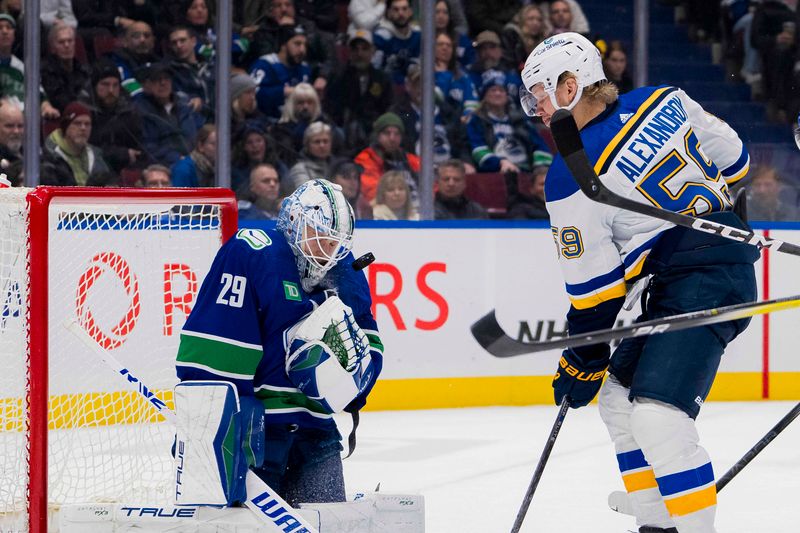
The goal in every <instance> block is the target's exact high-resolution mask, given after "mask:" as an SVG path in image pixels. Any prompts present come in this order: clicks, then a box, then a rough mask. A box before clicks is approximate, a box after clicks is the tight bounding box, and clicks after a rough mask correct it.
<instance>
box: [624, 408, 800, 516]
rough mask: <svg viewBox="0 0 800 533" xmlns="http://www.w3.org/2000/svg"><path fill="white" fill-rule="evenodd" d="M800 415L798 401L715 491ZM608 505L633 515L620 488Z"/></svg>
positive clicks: (749, 451)
mask: <svg viewBox="0 0 800 533" xmlns="http://www.w3.org/2000/svg"><path fill="white" fill-rule="evenodd" d="M798 415H800V403H798V404H797V405H795V406H794V407H793V408H792V410H791V411H789V412H788V413H786V415H784V417H783V418H781V419H780V420H779V421H778V423H777V424H775V426H774V427H773V428H772V429H770V430H769V431H768V432H767V434H766V435H764V436H763V437H761V439H759V441H758V442H756V444H755V445H754V446H753V447H752V448H750V449H749V450H748V451H747V453H746V454H744V456H743V457H742V458H741V459H739V460H738V461H736V464H734V465H733V466H732V467H730V469H729V470H728V471H727V472H725V474H724V475H723V476H722V477H721V478H719V480H717V493H719V492H720V491H722V489H724V488H725V487H726V486H727V485H728V483H730V481H731V480H732V479H733V478H734V477H736V475H737V474H738V473H739V472H741V471H742V469H744V467H745V466H747V465H748V464H750V462H751V461H752V460H753V459H755V458H756V456H757V455H758V454H759V453H761V451H762V450H763V449H764V448H766V447H767V445H769V443H770V442H772V441H773V440H775V437H777V436H778V435H779V434H780V433H781V431H783V430H784V429H786V427H787V426H788V425H789V424H791V423H792V422H793V421H794V419H795V418H797V417H798ZM608 506H609V507H610V508H611V510H613V511H616V512H618V513H621V514H626V515H630V516H634V512H633V507H632V506H631V503H630V500H629V499H628V493H627V492H625V491H621V490H615V491H614V492H612V493H611V494H609V495H608Z"/></svg>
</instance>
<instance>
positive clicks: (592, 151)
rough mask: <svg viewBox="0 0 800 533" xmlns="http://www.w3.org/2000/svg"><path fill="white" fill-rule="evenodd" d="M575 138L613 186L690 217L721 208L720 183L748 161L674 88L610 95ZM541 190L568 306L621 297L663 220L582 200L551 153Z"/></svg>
mask: <svg viewBox="0 0 800 533" xmlns="http://www.w3.org/2000/svg"><path fill="white" fill-rule="evenodd" d="M581 139H582V140H583V144H584V146H585V148H586V153H587V155H588V157H589V161H590V162H592V164H593V165H594V169H595V171H596V172H597V174H598V176H600V179H601V180H602V181H603V183H604V184H605V185H606V186H607V187H608V188H609V189H611V190H612V191H613V192H615V193H616V194H618V195H620V196H623V197H626V198H630V199H632V200H635V201H637V202H641V203H646V204H650V205H655V206H657V207H660V208H664V209H668V210H670V211H676V212H679V213H685V214H689V215H693V216H702V215H705V214H708V213H712V212H716V211H722V210H725V209H728V208H730V206H731V200H730V197H729V195H728V185H730V184H732V183H734V182H735V181H737V180H739V179H741V178H742V177H743V176H744V175H745V174H746V173H747V170H748V168H749V161H750V159H749V156H748V154H747V151H746V150H745V148H744V146H743V144H742V141H741V140H740V139H739V137H738V135H737V134H736V132H735V131H733V129H731V128H730V126H728V125H727V124H726V123H725V122H724V121H722V120H720V119H719V118H717V117H715V116H713V115H710V114H708V113H706V112H705V111H704V110H703V109H702V108H701V107H700V105H699V104H697V103H696V102H695V101H694V100H692V99H691V98H689V96H687V94H686V93H685V92H684V91H682V90H681V89H679V88H676V87H664V86H662V87H643V88H641V89H636V90H634V91H631V92H629V93H627V94H624V95H622V96H620V97H619V100H618V101H617V102H615V103H614V104H612V105H610V106H608V107H607V108H606V110H605V111H604V112H603V113H602V114H601V115H600V116H598V117H596V118H595V119H594V120H592V121H591V122H590V123H589V124H587V125H586V126H585V127H584V128H583V129H582V130H581ZM545 196H546V198H547V211H548V212H549V214H550V221H551V224H552V232H553V237H554V239H555V242H556V247H557V253H558V260H559V263H560V266H561V271H562V274H563V277H564V281H565V282H566V290H567V294H568V296H569V299H570V302H571V304H572V310H571V313H572V314H574V313H575V311H578V312H580V311H581V310H591V309H593V308H595V307H597V306H600V305H602V304H603V303H604V302H608V301H611V300H614V299H618V298H621V297H624V296H625V294H626V282H630V281H633V280H635V279H636V278H637V277H639V276H640V275H641V273H642V268H643V266H644V264H645V261H646V259H647V256H648V254H649V252H650V250H651V249H652V248H653V246H654V245H655V244H656V243H657V242H658V239H659V237H660V236H661V235H662V234H663V233H664V232H665V231H666V230H668V229H670V228H672V227H673V225H672V224H671V223H669V222H665V221H663V220H659V219H656V218H652V217H648V216H645V215H641V214H638V213H633V212H630V211H625V210H622V209H619V208H616V207H612V206H608V205H604V204H600V203H597V202H594V201H592V200H590V199H588V198H587V197H586V196H585V195H584V194H583V193H581V191H580V190H579V188H578V185H577V184H576V183H575V181H574V180H573V178H572V176H571V175H570V173H569V170H568V169H567V167H566V165H565V164H564V160H563V159H562V158H561V157H560V156H559V157H556V158H555V159H554V161H553V164H552V166H551V168H550V171H549V172H548V174H547V180H546V185H545ZM619 305H620V306H621V303H620V304H619ZM618 309H619V308H618V307H617V310H618ZM614 314H615V313H614ZM612 323H613V320H612ZM573 333H575V332H573Z"/></svg>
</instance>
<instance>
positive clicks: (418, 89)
mask: <svg viewBox="0 0 800 533" xmlns="http://www.w3.org/2000/svg"><path fill="white" fill-rule="evenodd" d="M420 77H421V71H420V67H419V64H413V65H411V66H410V67H409V68H408V74H407V75H406V84H405V91H404V93H403V94H402V95H401V96H400V97H399V98H398V99H397V102H396V103H395V104H394V105H392V107H391V108H390V110H391V111H392V112H393V113H396V114H397V116H399V117H400V118H401V119H402V121H403V125H404V128H405V135H404V136H403V148H404V149H405V150H406V151H407V152H411V153H414V154H416V155H419V154H420V153H421V150H420V131H421V129H422V81H421V80H420ZM459 118H460V113H459V110H458V109H457V108H454V107H453V106H451V105H448V104H447V103H446V102H444V98H442V97H441V95H440V94H438V93H437V97H436V101H435V102H434V105H433V162H434V164H438V163H443V162H445V161H447V160H448V159H454V158H455V159H461V160H462V161H464V163H465V164H466V165H467V167H468V168H467V173H470V174H471V173H473V172H475V167H473V166H472V156H471V155H470V148H469V143H468V142H467V136H466V132H465V129H464V127H463V125H462V124H461V121H460V120H459Z"/></svg>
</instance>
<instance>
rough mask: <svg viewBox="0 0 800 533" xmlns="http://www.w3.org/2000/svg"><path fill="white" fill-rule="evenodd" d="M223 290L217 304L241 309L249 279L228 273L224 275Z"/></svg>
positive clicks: (221, 281) (222, 280)
mask: <svg viewBox="0 0 800 533" xmlns="http://www.w3.org/2000/svg"><path fill="white" fill-rule="evenodd" d="M220 283H222V290H220V291H219V296H217V303H218V304H222V305H229V306H231V307H241V306H242V304H243V303H244V289H245V287H246V286H247V278H246V277H244V276H232V275H231V274H228V273H227V272H223V273H222V279H221V280H220Z"/></svg>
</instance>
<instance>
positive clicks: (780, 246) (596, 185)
mask: <svg viewBox="0 0 800 533" xmlns="http://www.w3.org/2000/svg"><path fill="white" fill-rule="evenodd" d="M550 131H551V132H552V133H553V140H554V141H555V143H556V147H558V152H559V153H560V154H561V157H563V158H564V162H565V163H566V165H567V168H569V171H570V172H571V173H572V177H573V178H574V179H575V181H576V182H577V184H578V186H580V188H581V191H583V194H585V195H586V196H587V197H589V198H590V199H591V200H594V201H595V202H599V203H601V204H605V205H610V206H613V207H619V208H620V209H626V210H628V211H633V212H635V213H639V214H642V215H647V216H651V217H653V218H657V219H660V220H664V221H667V222H672V223H673V224H675V225H676V226H684V227H687V228H692V229H695V230H697V231H702V232H705V233H713V234H715V235H719V236H721V237H725V238H727V239H731V240H734V241H737V242H743V243H746V244H750V245H753V246H755V247H757V248H758V249H759V250H761V249H762V248H769V249H773V250H775V251H778V252H783V253H787V254H791V255H800V246H798V245H796V244H792V243H788V242H784V241H780V240H778V239H772V238H770V237H765V236H763V235H756V233H755V232H753V231H747V230H743V229H739V228H735V227H733V226H728V225H726V224H720V223H719V222H714V221H711V220H705V219H703V218H697V217H692V216H689V215H685V214H683V213H676V212H674V211H669V210H667V209H662V208H660V207H656V206H654V205H648V204H643V203H640V202H637V201H635V200H631V199H630V198H625V197H623V196H620V195H618V194H616V193H614V192H612V191H611V190H610V189H609V188H608V187H606V186H605V185H604V184H603V182H602V181H600V178H599V177H598V176H597V173H596V172H595V170H594V167H593V166H592V164H591V163H590V162H589V158H588V156H587V155H586V151H585V150H584V149H583V141H581V136H580V132H579V131H578V125H577V124H575V119H574V118H573V116H572V113H570V112H569V111H568V110H566V109H558V110H557V111H556V112H555V113H553V118H552V120H551V122H550Z"/></svg>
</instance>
